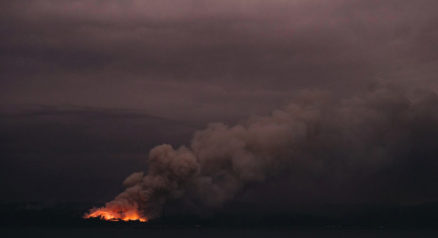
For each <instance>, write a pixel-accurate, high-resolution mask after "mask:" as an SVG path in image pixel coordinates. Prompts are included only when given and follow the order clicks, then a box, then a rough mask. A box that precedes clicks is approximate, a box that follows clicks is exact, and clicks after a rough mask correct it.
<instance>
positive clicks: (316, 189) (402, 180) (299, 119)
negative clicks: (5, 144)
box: [106, 88, 438, 218]
mask: <svg viewBox="0 0 438 238" xmlns="http://www.w3.org/2000/svg"><path fill="white" fill-rule="evenodd" d="M417 93H420V94H421V95H407V94H406V92H403V91H401V90H400V89H398V90H396V89H388V88H377V89H376V90H374V91H372V92H369V93H367V94H365V95H361V96H355V97H353V98H350V99H344V100H332V98H331V97H330V96H329V95H324V94H319V93H310V92H308V93H305V94H303V95H302V96H301V97H298V98H297V99H295V100H294V101H293V102H292V103H291V104H290V105H288V106H287V107H286V108H285V109H283V110H277V111H274V112H273V113H272V115H270V116H266V117H257V118H252V119H250V120H249V121H248V122H247V123H244V124H242V125H235V126H231V127H229V126H226V125H224V124H221V123H216V124H211V125H209V126H208V127H207V128H206V129H205V130H201V131H198V132H196V133H195V136H194V137H193V139H192V142H191V145H190V146H189V147H185V146H181V147H179V148H177V149H174V148H172V146H170V145H166V144H165V145H160V146H157V147H155V148H153V149H152V150H151V151H150V153H149V159H148V169H147V172H146V174H143V172H138V173H134V174H132V175H131V176H129V177H128V178H127V179H126V180H125V181H124V185H125V186H126V187H127V188H126V190H125V191H124V192H122V193H121V194H120V195H118V196H117V197H116V198H115V199H114V200H113V201H111V202H109V203H107V205H106V208H107V209H109V210H115V211H118V210H122V211H123V210H128V211H129V210H137V208H139V209H140V211H142V213H144V215H145V216H146V217H148V218H153V217H156V216H159V215H160V213H161V209H162V207H163V206H164V205H165V204H166V202H167V201H168V200H172V199H182V200H186V202H188V203H189V204H197V206H198V208H199V207H202V206H207V207H209V206H214V207H217V206H221V205H223V203H224V202H226V201H229V200H231V199H233V198H234V197H235V196H236V194H237V193H238V192H239V191H241V189H242V188H244V187H245V186H247V185H249V184H251V183H256V182H259V183H261V182H263V181H264V180H265V179H266V178H267V177H270V176H271V177H272V176H278V175H279V174H282V175H283V176H282V177H283V179H286V180H288V181H290V183H288V182H286V183H285V184H283V186H284V187H282V188H281V189H283V190H289V191H290V192H292V194H291V195H292V196H296V197H298V198H299V199H306V200H308V201H309V200H319V202H323V201H325V202H329V201H330V202H335V203H342V202H344V203H345V202H350V203H358V202H359V203H370V202H371V203H375V202H386V203H397V204H398V203H402V204H409V203H419V202H420V203H421V202H428V201H434V200H435V199H436V198H437V196H438V192H437V190H436V189H435V188H436V186H437V185H438V174H437V173H436V171H437V169H438V160H437V158H436V156H437V154H438V142H437V140H436V139H437V138H438V110H436V109H437V105H438V95H436V94H435V93H433V92H428V91H427V92H426V91H421V92H417ZM294 190H295V191H294ZM301 202H303V201H301Z"/></svg>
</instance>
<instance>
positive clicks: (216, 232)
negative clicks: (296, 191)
mask: <svg viewBox="0 0 438 238" xmlns="http://www.w3.org/2000/svg"><path fill="white" fill-rule="evenodd" d="M0 235H1V236H2V237H30V238H31V237H47V238H51V237H84V238H86V237H93V238H100V237H104V238H110V237H128V238H131V237H133V238H135V237H148V238H151V237H163V238H166V237H169V238H176V237H191V238H197V237H200V238H201V237H224V238H226V237H230V238H234V237H236V238H237V237H239V238H240V237H242V238H243V237H248V238H258V237H260V238H273V237H297V238H301V237H302V238H319V237H324V238H327V237H333V238H335V237H336V238H338V237H339V238H342V237H346V238H361V237H363V238H367V237H370V238H371V237H377V238H379V237H382V238H383V237H385V238H386V237H391V238H392V237H394V238H405V237H413V238H422V237H434V238H436V237H438V231H434V230H374V229H372V230H362V229H358V230H336V229H335V230H332V229H329V230H312V229H311V230H291V229H218V228H215V229H212V228H207V229H204V228H191V229H170V230H165V229H159V230H158V229H152V230H150V229H132V228H131V229H120V228H47V227H46V228H42V227H26V228H4V229H3V230H2V231H1V234H0Z"/></svg>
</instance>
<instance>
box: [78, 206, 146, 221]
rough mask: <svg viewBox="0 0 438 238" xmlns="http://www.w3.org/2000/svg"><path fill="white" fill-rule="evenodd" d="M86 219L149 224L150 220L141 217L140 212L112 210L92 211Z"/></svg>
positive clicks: (86, 215) (98, 209) (99, 209)
mask: <svg viewBox="0 0 438 238" xmlns="http://www.w3.org/2000/svg"><path fill="white" fill-rule="evenodd" d="M84 218H86V219H88V218H100V219H102V220H107V221H140V222H147V221H148V219H147V218H146V217H144V216H142V215H140V213H139V211H138V210H136V209H135V210H125V211H122V210H111V209H108V208H95V209H91V210H90V213H86V214H85V215H84Z"/></svg>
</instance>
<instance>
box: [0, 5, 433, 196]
mask: <svg viewBox="0 0 438 238" xmlns="http://www.w3.org/2000/svg"><path fill="white" fill-rule="evenodd" d="M437 9H438V2H437V1H436V0H418V1H411V0H386V1H378V0H270V1H261V0H253V1H245V0H222V1H213V0H206V1H202V0H179V1H172V0H150V1H141V0H123V1H122V0H107V1H101V0H74V1H72V0H33V1H25V0H14V1H8V0H3V1H0V39H1V40H0V157H1V162H0V163H1V166H0V167H1V169H0V174H1V182H0V183H1V186H2V187H3V188H4V189H2V190H3V191H6V192H4V193H3V192H2V194H3V195H2V196H1V198H0V199H1V200H2V201H13V200H19V201H29V200H49V201H53V202H60V201H105V200H108V199H111V197H112V196H114V195H115V194H116V193H117V192H119V191H120V189H121V188H120V186H121V182H122V181H123V178H124V177H126V176H127V175H129V174H130V173H131V172H133V171H138V170H142V169H143V168H144V167H145V164H146V159H147V153H148V151H149V149H150V148H152V147H153V146H155V145H157V144H161V143H170V144H174V145H179V144H187V143H189V142H190V138H191V134H192V133H193V132H194V131H195V130H196V129H200V128H203V127H205V126H206V124H207V123H209V122H228V123H236V122H239V121H242V120H245V119H246V118H247V117H249V116H252V115H266V114H267V113H269V112H270V111H272V110H275V109H278V108H281V107H283V106H285V105H286V104H288V103H289V101H290V100H291V99H292V98H294V97H295V96H296V95H297V94H299V93H300V92H302V91H303V90H304V91H305V90H324V91H329V92H332V93H333V94H335V95H336V96H337V97H349V96H351V95H355V94H356V93H357V92H361V91H364V90H367V89H369V88H373V87H376V85H379V84H382V83H383V84H390V85H396V86H397V87H403V88H417V87H418V88H427V89H429V90H431V91H435V92H437V90H438V79H437V75H438V53H437V52H438V44H437V42H438V31H437V29H438V14H437ZM433 125H435V124H433ZM271 189H272V188H271Z"/></svg>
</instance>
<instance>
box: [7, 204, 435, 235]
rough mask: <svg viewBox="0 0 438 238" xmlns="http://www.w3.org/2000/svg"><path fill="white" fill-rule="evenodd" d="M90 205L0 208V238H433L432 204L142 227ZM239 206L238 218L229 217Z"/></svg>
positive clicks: (168, 221)
mask: <svg viewBox="0 0 438 238" xmlns="http://www.w3.org/2000/svg"><path fill="white" fill-rule="evenodd" d="M89 207H90V204H56V205H43V204H39V203H20V204H18V203H16V204H11V203H9V204H0V237H6V238H8V237H29V238H33V237H47V238H51V237H85V238H86V237H93V238H99V237H105V238H109V237H128V238H129V237H164V238H165V237H172V238H180V237H191V238H196V237H231V238H233V237H236V238H237V237H239V238H240V237H243V238H246V237H248V238H258V237H261V238H262V237H263V238H272V237H298V238H299V237H304V238H306V237H308V238H313V237H315V238H317V237H347V238H350V237H351V238H353V237H359V238H360V237H394V238H395V237H397V238H399V237H400V238H403V237H420V238H421V237H438V203H429V204H421V205H415V206H395V205H360V206H357V205H354V206H346V205H342V206H341V205H330V206H328V205H325V206H321V207H315V209H313V210H311V211H310V210H307V211H306V212H302V211H297V212H283V213H264V214H262V213H250V212H248V210H246V211H245V210H243V209H242V207H243V205H241V204H238V206H236V207H231V208H230V209H228V210H224V211H223V212H221V213H218V212H216V213H213V214H210V215H208V214H207V215H206V214H204V215H194V214H192V215H188V214H187V213H179V214H178V213H170V212H167V213H166V214H165V215H164V216H163V217H161V218H159V219H154V220H151V221H150V222H147V223H141V222H107V221H102V220H99V219H88V220H86V219H83V218H82V215H83V214H84V212H85V211H87V209H88V208H89ZM237 207H240V210H239V212H238V213H236V212H233V211H236V210H237Z"/></svg>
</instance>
